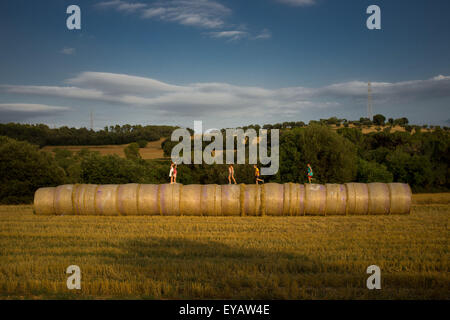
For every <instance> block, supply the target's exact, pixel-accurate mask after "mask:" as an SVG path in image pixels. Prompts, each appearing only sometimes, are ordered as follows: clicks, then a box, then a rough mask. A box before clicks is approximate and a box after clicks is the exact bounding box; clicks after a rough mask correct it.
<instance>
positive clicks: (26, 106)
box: [0, 103, 70, 112]
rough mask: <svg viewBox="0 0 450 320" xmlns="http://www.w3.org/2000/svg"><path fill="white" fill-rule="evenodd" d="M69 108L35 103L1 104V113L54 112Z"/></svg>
mask: <svg viewBox="0 0 450 320" xmlns="http://www.w3.org/2000/svg"><path fill="white" fill-rule="evenodd" d="M69 109H70V108H69V107H59V106H49V105H46V104H35V103H0V110H1V111H18V112H53V111H66V110H69Z"/></svg>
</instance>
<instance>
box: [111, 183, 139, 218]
mask: <svg viewBox="0 0 450 320" xmlns="http://www.w3.org/2000/svg"><path fill="white" fill-rule="evenodd" d="M139 186H140V185H139V184H137V183H128V184H121V185H119V188H118V189H117V207H118V209H119V213H120V214H121V215H123V216H135V215H138V206H137V204H138V202H137V199H138V191H139V190H138V189H139Z"/></svg>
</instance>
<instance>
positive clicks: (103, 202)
mask: <svg viewBox="0 0 450 320" xmlns="http://www.w3.org/2000/svg"><path fill="white" fill-rule="evenodd" d="M118 189H119V185H117V184H104V185H100V186H98V188H97V193H96V195H95V212H96V213H97V214H98V215H101V216H118V215H119V214H120V213H119V208H118V205H117V190H118Z"/></svg>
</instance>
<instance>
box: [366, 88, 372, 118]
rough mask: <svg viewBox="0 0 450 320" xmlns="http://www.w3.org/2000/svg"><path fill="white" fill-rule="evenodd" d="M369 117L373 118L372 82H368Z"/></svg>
mask: <svg viewBox="0 0 450 320" xmlns="http://www.w3.org/2000/svg"><path fill="white" fill-rule="evenodd" d="M367 117H368V118H369V120H372V84H371V83H370V81H369V83H368V84H367Z"/></svg>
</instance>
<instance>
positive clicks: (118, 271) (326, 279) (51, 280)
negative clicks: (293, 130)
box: [0, 194, 450, 299]
mask: <svg viewBox="0 0 450 320" xmlns="http://www.w3.org/2000/svg"><path fill="white" fill-rule="evenodd" d="M449 200H450V194H440V195H414V203H415V204H414V206H413V210H412V212H411V214H410V215H406V216H344V217H336V216H335V217H333V216H329V217H313V216H303V217H161V216H154V217H149V216H147V217H99V216H36V215H34V214H33V211H32V206H30V205H21V206H0V298H2V299H66V298H68V299H74V298H75V299H109V298H119V299H122V298H138V299H140V298H148V299H449V298H450V292H449V288H450V277H449V273H448V272H449V256H448V240H449V229H448V220H449V216H450V204H449V202H450V201H449ZM372 264H375V265H378V266H379V267H380V268H381V286H382V288H381V290H368V289H367V288H366V279H367V277H368V276H369V275H368V274H366V268H367V267H368V266H369V265H372ZM69 265H78V266H79V267H80V268H81V277H82V279H81V290H68V289H67V286H66V280H67V277H68V276H69V275H67V274H65V271H66V268H67V267H68V266H69Z"/></svg>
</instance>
